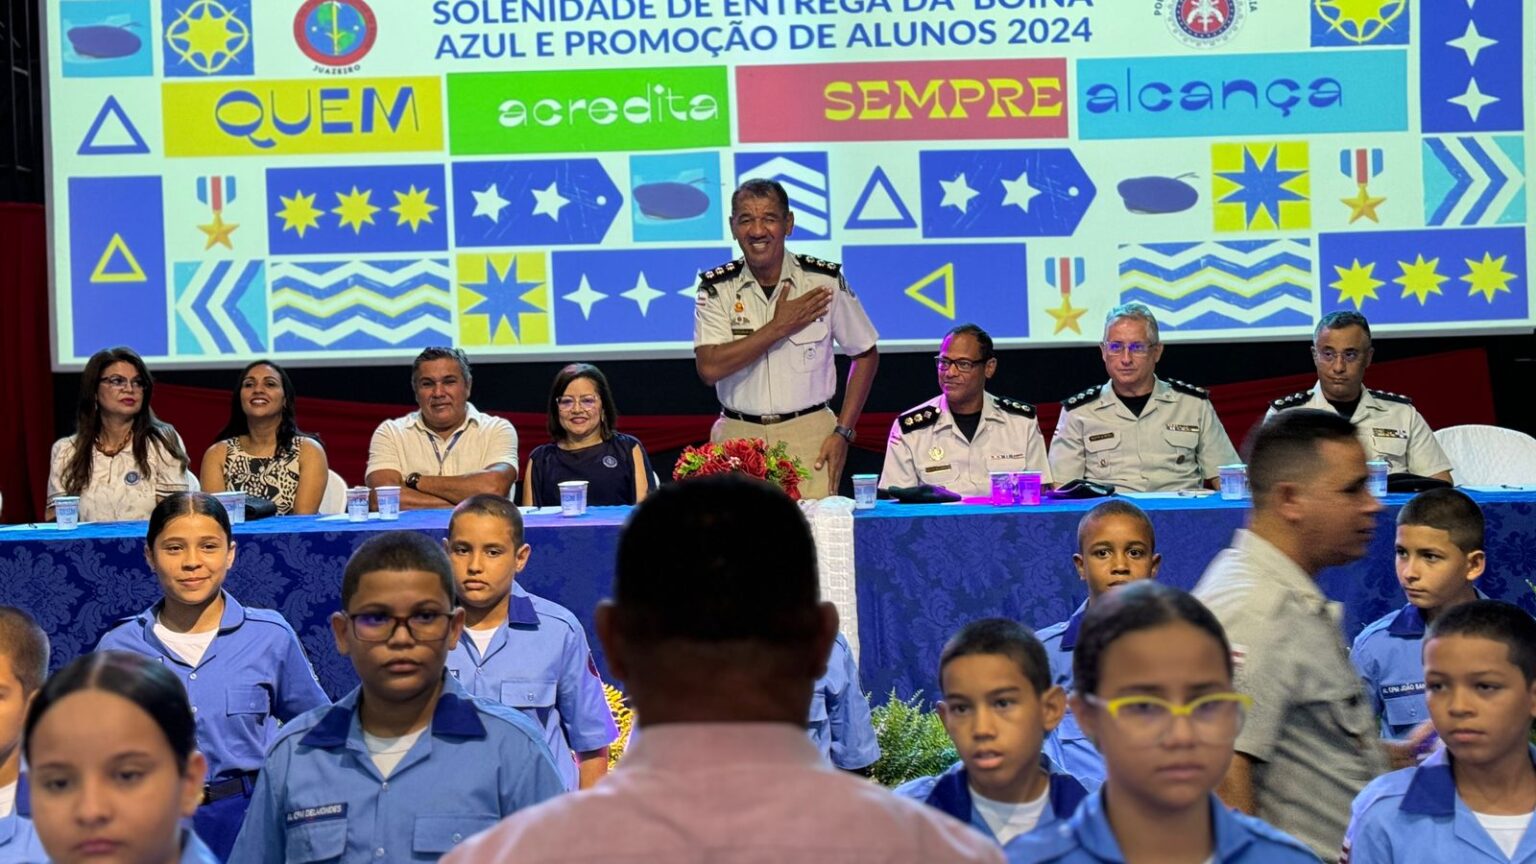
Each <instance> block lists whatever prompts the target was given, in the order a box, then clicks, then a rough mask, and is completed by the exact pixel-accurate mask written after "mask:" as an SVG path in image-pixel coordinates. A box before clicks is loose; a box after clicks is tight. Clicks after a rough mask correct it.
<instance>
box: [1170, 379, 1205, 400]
mask: <svg viewBox="0 0 1536 864" xmlns="http://www.w3.org/2000/svg"><path fill="white" fill-rule="evenodd" d="M1163 380H1164V381H1167V382H1168V386H1169V387H1172V388H1173V389H1175V390H1177V391H1179V392H1180V393H1183V394H1185V395H1187V396H1193V397H1195V398H1196V399H1204V400H1206V401H1210V398H1211V392H1210V391H1209V390H1207V389H1205V388H1204V387H1196V386H1195V385H1193V384H1190V383H1188V382H1186V381H1180V380H1179V379H1177V378H1164V379H1163Z"/></svg>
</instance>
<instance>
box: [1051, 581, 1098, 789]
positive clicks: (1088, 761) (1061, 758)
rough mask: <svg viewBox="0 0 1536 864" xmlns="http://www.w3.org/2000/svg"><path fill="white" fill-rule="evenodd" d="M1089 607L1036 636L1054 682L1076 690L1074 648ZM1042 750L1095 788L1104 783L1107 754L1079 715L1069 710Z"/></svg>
mask: <svg viewBox="0 0 1536 864" xmlns="http://www.w3.org/2000/svg"><path fill="white" fill-rule="evenodd" d="M1087 611H1088V601H1087V600H1084V601H1083V605H1081V606H1079V607H1077V611H1076V612H1073V613H1072V617H1070V618H1068V619H1067V620H1065V621H1058V622H1056V623H1055V624H1052V625H1051V626H1049V627H1046V628H1044V629H1043V630H1038V631H1036V633H1035V636H1036V637H1037V638H1039V640H1040V644H1042V645H1044V646H1045V656H1046V659H1047V660H1049V661H1050V664H1051V683H1053V684H1055V685H1056V686H1058V687H1060V688H1061V689H1063V690H1065V691H1067V692H1068V693H1071V692H1072V651H1073V650H1074V649H1075V648H1077V631H1078V630H1080V629H1082V626H1083V615H1084V614H1085V613H1086V612H1087ZM1041 750H1042V752H1044V753H1045V755H1047V756H1049V757H1050V758H1051V761H1052V762H1054V763H1056V764H1057V765H1059V766H1061V770H1062V771H1065V772H1066V773H1068V774H1070V775H1072V776H1073V777H1076V778H1077V780H1078V782H1079V783H1082V784H1083V786H1084V787H1085V788H1086V789H1088V791H1090V792H1092V791H1094V790H1096V789H1098V788H1099V786H1101V785H1103V783H1104V758H1103V757H1102V756H1100V755H1099V749H1098V748H1097V747H1095V746H1093V742H1092V741H1091V740H1089V738H1088V736H1087V735H1085V734H1083V730H1082V728H1081V727H1079V726H1078V725H1077V717H1076V716H1075V715H1073V713H1072V712H1071V711H1068V712H1067V713H1066V714H1065V715H1063V716H1062V718H1061V724H1060V725H1058V726H1057V727H1056V728H1055V729H1054V730H1053V731H1052V732H1051V734H1050V735H1048V736H1046V739H1045V743H1044V744H1042V745H1041Z"/></svg>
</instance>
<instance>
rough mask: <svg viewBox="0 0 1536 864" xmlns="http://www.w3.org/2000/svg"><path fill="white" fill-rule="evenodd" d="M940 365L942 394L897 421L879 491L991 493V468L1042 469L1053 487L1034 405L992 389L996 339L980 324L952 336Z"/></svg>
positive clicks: (941, 348)
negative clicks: (926, 488) (927, 487)
mask: <svg viewBox="0 0 1536 864" xmlns="http://www.w3.org/2000/svg"><path fill="white" fill-rule="evenodd" d="M933 359H934V363H935V365H937V366H938V370H939V389H940V390H942V391H943V393H942V394H941V395H939V396H935V397H934V398H932V399H929V400H928V401H927V402H924V403H923V404H921V405H919V406H917V407H916V408H913V409H912V410H911V411H908V412H906V413H905V414H902V415H901V416H900V417H897V418H896V421H895V422H894V423H892V424H891V438H890V441H889V442H888V443H887V444H886V448H885V468H884V470H882V471H881V472H880V485H881V486H916V485H917V484H919V483H932V484H933V485H935V486H943V487H944V488H946V489H948V490H950V491H951V492H954V493H956V494H959V495H989V494H991V492H992V479H991V474H992V472H993V471H1039V472H1040V482H1041V484H1042V485H1044V486H1049V485H1050V483H1051V466H1050V463H1049V461H1047V459H1046V456H1045V439H1044V438H1043V437H1041V435H1040V424H1039V423H1037V422H1036V421H1035V406H1033V405H1031V404H1029V403H1028V402H1019V401H1017V400H1014V399H1003V398H1000V397H997V396H993V395H992V394H991V393H988V392H987V391H986V386H987V381H988V380H990V379H991V378H992V375H993V373H995V372H996V371H997V357H996V356H995V355H994V353H993V351H992V337H991V336H990V335H988V333H987V331H985V330H983V329H981V328H980V327H978V326H976V325H975V324H961V325H960V326H958V327H956V328H954V329H953V330H950V331H949V334H948V335H947V336H945V337H944V342H943V343H942V344H941V345H940V346H939V353H938V356H936V357H934V358H933Z"/></svg>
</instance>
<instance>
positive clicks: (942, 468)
mask: <svg viewBox="0 0 1536 864" xmlns="http://www.w3.org/2000/svg"><path fill="white" fill-rule="evenodd" d="M949 468H950V466H948V465H929V466H928V467H927V468H924V469H923V473H924V474H932V473H934V472H936V471H948V470H949Z"/></svg>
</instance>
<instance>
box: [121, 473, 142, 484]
mask: <svg viewBox="0 0 1536 864" xmlns="http://www.w3.org/2000/svg"><path fill="white" fill-rule="evenodd" d="M123 482H124V483H127V484H128V485H129V486H137V485H139V472H137V471H129V472H128V473H127V474H124V475H123Z"/></svg>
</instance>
